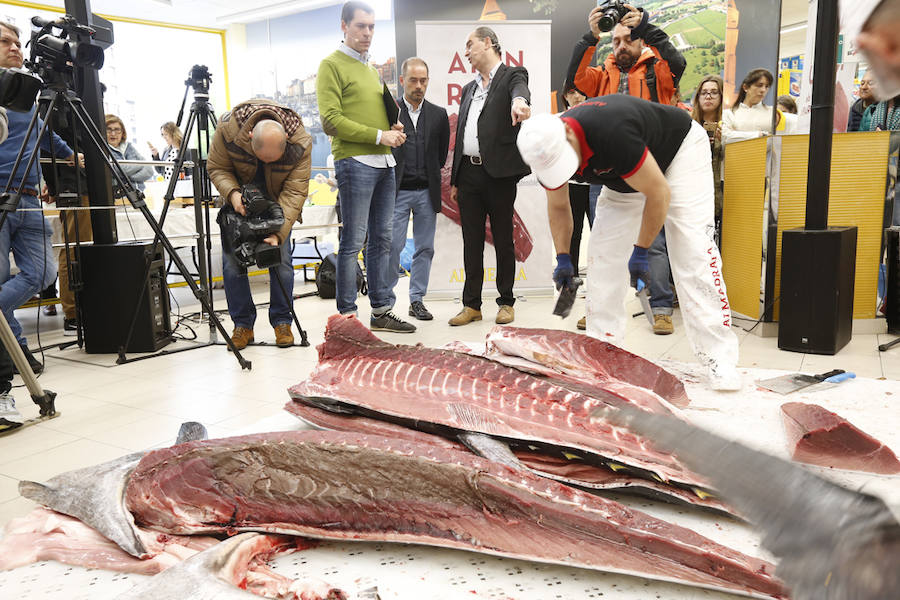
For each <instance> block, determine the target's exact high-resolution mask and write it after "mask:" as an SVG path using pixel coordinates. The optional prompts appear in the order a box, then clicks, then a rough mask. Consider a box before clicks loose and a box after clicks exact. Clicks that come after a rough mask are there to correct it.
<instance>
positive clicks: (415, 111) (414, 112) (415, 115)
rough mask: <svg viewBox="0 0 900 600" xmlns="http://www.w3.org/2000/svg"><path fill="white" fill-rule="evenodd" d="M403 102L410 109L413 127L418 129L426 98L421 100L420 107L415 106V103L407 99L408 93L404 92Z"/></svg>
mask: <svg viewBox="0 0 900 600" xmlns="http://www.w3.org/2000/svg"><path fill="white" fill-rule="evenodd" d="M403 103H404V104H406V110H407V111H409V119H410V120H411V121H412V124H413V129H418V128H419V115H421V114H422V105H424V104H425V100H422V101H421V102H419V108H413V105H412V104H411V103H410V102H409V100H407V99H406V94H403Z"/></svg>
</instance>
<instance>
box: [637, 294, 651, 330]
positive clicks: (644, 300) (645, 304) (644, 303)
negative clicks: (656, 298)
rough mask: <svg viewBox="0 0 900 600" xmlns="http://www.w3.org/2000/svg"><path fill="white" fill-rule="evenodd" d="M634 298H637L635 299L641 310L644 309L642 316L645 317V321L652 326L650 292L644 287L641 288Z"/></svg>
mask: <svg viewBox="0 0 900 600" xmlns="http://www.w3.org/2000/svg"><path fill="white" fill-rule="evenodd" d="M635 296H637V299H638V300H639V301H640V303H641V308H642V309H644V316H645V317H647V320H648V321H650V324H651V325H653V309H652V308H650V290H649V289H648V288H646V287H644V288H641V290H640V291H638V292H637V293H636V294H635Z"/></svg>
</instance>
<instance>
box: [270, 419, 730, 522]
mask: <svg viewBox="0 0 900 600" xmlns="http://www.w3.org/2000/svg"><path fill="white" fill-rule="evenodd" d="M285 410H287V411H288V412H289V413H291V414H293V415H294V416H296V417H298V418H299V419H301V420H303V421H305V422H306V423H308V424H310V425H312V426H314V427H316V428H320V429H327V430H331V431H343V432H347V433H368V434H373V435H383V436H386V437H392V438H398V439H403V440H409V441H415V442H420V443H423V444H433V445H437V446H440V447H442V448H450V449H452V450H463V449H464V446H463V444H460V443H458V442H456V441H452V440H451V439H448V438H447V437H442V436H440V435H432V434H430V433H424V432H422V431H420V430H417V429H412V428H410V427H404V426H403V425H398V424H395V423H389V422H387V421H383V420H379V419H370V418H368V417H363V416H359V415H355V414H341V413H335V412H331V411H329V410H324V409H321V408H318V407H316V406H311V405H308V404H304V403H303V402H288V403H287V405H286V406H285ZM512 452H513V454H514V456H515V458H516V459H518V461H519V462H520V463H521V465H522V466H523V467H525V468H527V469H529V470H531V472H533V473H534V474H536V475H540V476H541V477H549V478H550V479H554V480H556V481H560V482H562V483H566V484H569V485H574V486H578V487H580V488H584V489H587V490H589V491H595V492H599V491H602V490H611V491H616V492H633V493H635V494H638V495H641V496H648V497H651V498H655V499H658V500H663V501H666V502H675V503H679V504H680V503H684V504H690V505H693V506H701V507H703V508H709V509H712V510H716V511H720V512H724V513H728V514H732V515H733V514H734V509H732V508H731V507H729V506H728V505H726V504H725V503H723V502H722V501H721V500H719V499H717V498H715V497H711V496H709V495H707V494H702V493H701V494H699V495H698V494H697V493H696V492H694V491H691V490H683V489H681V488H677V487H674V486H669V485H665V484H664V483H660V482H658V481H654V480H650V479H642V478H639V477H634V476H632V475H629V474H628V473H627V472H626V471H622V470H618V471H616V470H613V469H610V468H608V467H603V466H598V465H591V464H588V463H585V462H580V461H577V460H573V459H572V457H571V456H569V457H567V456H565V455H561V454H555V455H551V454H547V453H539V452H537V451H534V450H531V449H529V448H528V447H527V446H524V447H513V448H512Z"/></svg>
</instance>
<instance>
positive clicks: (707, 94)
mask: <svg viewBox="0 0 900 600" xmlns="http://www.w3.org/2000/svg"><path fill="white" fill-rule="evenodd" d="M700 96H702V97H706V98H718V97H719V92H718V91H712V92H700Z"/></svg>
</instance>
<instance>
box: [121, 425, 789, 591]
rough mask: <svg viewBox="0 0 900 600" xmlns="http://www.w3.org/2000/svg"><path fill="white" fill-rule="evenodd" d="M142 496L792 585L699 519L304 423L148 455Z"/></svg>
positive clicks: (677, 576) (310, 528) (224, 515)
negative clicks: (702, 527) (691, 526)
mask: <svg viewBox="0 0 900 600" xmlns="http://www.w3.org/2000/svg"><path fill="white" fill-rule="evenodd" d="M126 502H127V506H128V508H129V509H130V510H131V511H132V513H133V514H134V516H135V520H136V521H137V522H138V523H139V524H141V525H143V526H147V527H150V528H153V529H157V530H159V531H164V532H168V533H179V534H187V533H203V532H223V531H228V532H234V531H246V530H256V531H270V532H279V533H291V534H295V535H303V536H310V537H319V538H326V539H341V540H377V541H393V542H411V543H420V544H428V545H434V546H442V547H448V548H457V549H464V550H473V551H478V552H484V553H488V554H495V555H500V556H507V557H511V558H520V559H526V560H535V561H539V562H546V563H556V564H564V565H570V566H579V567H586V568H592V569H600V570H605V571H613V572H621V573H627V574H635V575H639V576H644V577H649V578H654V579H663V580H667V581H675V582H679V583H685V584H688V585H696V586H700V587H708V588H713V589H723V590H728V591H731V592H735V593H742V594H747V595H754V596H758V597H775V598H781V597H784V595H785V591H784V589H783V587H782V585H781V583H780V582H779V581H778V580H777V579H775V578H774V577H773V576H772V575H771V573H772V572H773V566H772V565H771V564H768V563H766V562H764V561H761V560H758V559H755V558H751V557H749V556H746V555H744V554H741V553H739V552H736V551H734V550H732V549H729V548H726V547H724V546H721V545H719V544H716V543H715V542H713V541H712V540H709V539H707V538H704V537H703V536H700V535H698V534H696V533H694V532H692V531H690V530H688V529H684V528H682V527H678V526H676V525H673V524H670V523H667V522H665V521H661V520H659V519H655V518H653V517H651V516H649V515H646V514H643V513H640V512H638V511H633V510H630V509H628V508H626V507H625V506H623V505H621V504H619V503H617V502H613V501H610V500H604V499H602V498H599V497H597V496H593V495H590V494H587V493H584V492H580V491H578V490H575V489H573V488H570V487H567V486H564V485H561V484H559V483H556V482H553V481H549V480H547V479H543V478H540V477H537V476H535V475H532V474H530V473H528V472H526V471H521V470H514V469H510V468H508V467H505V466H502V465H498V464H495V463H491V462H489V461H486V460H484V459H481V458H478V457H476V456H474V455H472V454H469V453H466V452H457V451H454V450H450V449H447V448H441V447H438V446H435V445H431V444H421V443H415V442H408V441H405V440H397V439H391V438H385V437H379V436H365V435H349V434H339V433H332V432H316V431H299V432H280V433H267V434H257V435H249V436H243V437H236V438H227V439H221V440H210V441H202V442H190V443H187V444H182V445H179V446H175V447H172V448H167V449H163V450H156V451H153V452H151V453H149V454H147V455H146V456H145V457H144V458H143V459H142V460H141V463H140V464H139V465H138V467H137V468H136V469H135V471H134V473H133V474H132V476H131V479H130V482H129V485H128V489H127V491H126Z"/></svg>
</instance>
